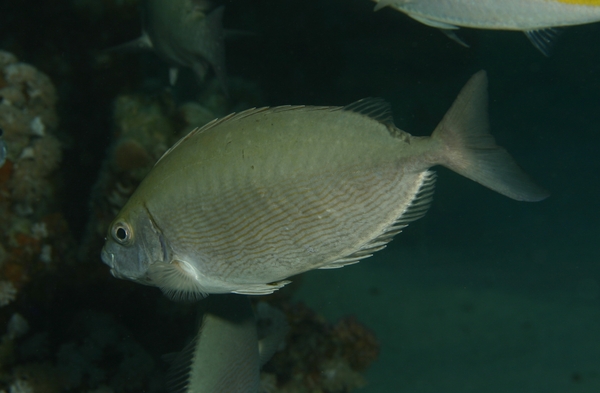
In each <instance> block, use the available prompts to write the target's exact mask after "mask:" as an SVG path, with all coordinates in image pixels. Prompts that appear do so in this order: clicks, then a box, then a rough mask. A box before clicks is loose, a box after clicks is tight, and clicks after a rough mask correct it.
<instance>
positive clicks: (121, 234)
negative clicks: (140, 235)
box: [112, 222, 131, 244]
mask: <svg viewBox="0 0 600 393" xmlns="http://www.w3.org/2000/svg"><path fill="white" fill-rule="evenodd" d="M112 235H113V238H114V239H115V240H116V241H117V242H118V243H120V244H126V243H128V242H129V241H130V240H131V228H130V227H129V225H127V224H125V223H124V222H118V223H116V224H115V225H114V226H113V229H112Z"/></svg>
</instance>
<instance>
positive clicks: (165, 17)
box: [114, 0, 227, 89]
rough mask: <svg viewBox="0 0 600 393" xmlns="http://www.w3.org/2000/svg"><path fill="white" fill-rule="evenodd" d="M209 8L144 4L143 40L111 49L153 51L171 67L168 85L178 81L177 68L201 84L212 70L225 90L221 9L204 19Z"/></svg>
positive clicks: (176, 0) (157, 0) (172, 2)
mask: <svg viewBox="0 0 600 393" xmlns="http://www.w3.org/2000/svg"><path fill="white" fill-rule="evenodd" d="M208 7H209V5H208V2H207V1H205V0H145V1H144V3H143V6H142V16H143V17H142V36H141V37H140V38H138V39H136V40H134V41H131V42H128V43H126V44H123V45H120V46H118V47H116V48H114V49H115V50H120V49H150V50H152V51H154V52H155V53H156V54H157V55H158V56H159V57H161V58H162V59H163V60H165V61H166V62H167V63H168V64H169V65H170V66H171V68H170V71H169V81H170V83H171V85H174V84H175V82H176V81H177V74H178V71H179V68H180V67H186V68H191V69H192V70H193V71H194V72H195V73H196V75H197V76H198V78H199V79H200V80H204V77H205V75H206V73H207V71H208V68H209V66H211V67H212V68H213V70H214V72H215V75H216V76H217V79H218V80H219V82H220V83H221V85H222V86H223V88H224V89H225V88H226V86H227V77H226V73H225V44H224V42H223V41H224V33H223V27H222V24H221V21H222V19H223V11H224V7H223V6H221V7H219V8H217V9H215V10H214V11H212V12H211V13H210V14H208V15H206V12H207V10H208Z"/></svg>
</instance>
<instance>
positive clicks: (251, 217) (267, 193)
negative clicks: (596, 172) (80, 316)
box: [101, 71, 548, 300]
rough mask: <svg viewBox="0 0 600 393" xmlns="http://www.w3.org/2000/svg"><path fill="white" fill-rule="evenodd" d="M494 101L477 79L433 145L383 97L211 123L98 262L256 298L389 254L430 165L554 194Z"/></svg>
mask: <svg viewBox="0 0 600 393" xmlns="http://www.w3.org/2000/svg"><path fill="white" fill-rule="evenodd" d="M487 100H488V98H487V76H486V74H485V72H483V71H481V72H479V73H477V74H476V75H474V76H473V77H472V78H471V79H470V80H469V82H468V83H467V84H466V85H465V87H464V88H463V89H462V91H461V92H460V94H459V96H458V97H457V98H456V100H455V102H454V104H453V105H452V107H451V108H450V109H449V110H448V112H447V113H446V115H445V116H444V118H443V119H442V121H441V122H440V123H439V125H438V126H437V127H436V129H435V130H434V132H433V134H432V135H431V136H430V137H415V136H412V135H410V134H408V133H407V132H404V131H402V130H400V129H398V128H397V127H396V126H395V125H394V123H393V119H392V116H391V111H390V106H389V104H387V103H386V102H385V101H383V100H381V99H365V100H361V101H358V102H355V103H353V104H350V105H348V106H345V107H313V106H281V107H274V108H259V109H249V110H246V111H244V112H241V113H238V114H231V115H229V116H226V117H224V118H222V119H216V120H213V121H212V122H210V123H208V124H207V125H205V126H204V127H202V128H200V129H196V130H194V131H192V132H190V133H189V134H188V135H187V136H185V137H183V138H182V139H180V140H179V141H178V142H177V143H176V144H175V145H174V146H173V147H171V148H170V149H169V150H168V151H167V152H166V153H165V154H164V155H163V156H162V157H161V158H160V159H159V161H158V162H157V163H156V164H155V166H154V168H153V169H152V170H151V171H150V173H149V174H148V175H147V176H146V178H145V179H144V180H143V181H142V183H141V184H140V185H139V187H138V188H137V190H136V191H135V192H134V193H133V195H132V196H131V197H130V199H129V201H128V202H127V203H126V205H125V206H124V207H123V208H122V210H121V211H120V212H119V214H118V215H117V217H116V218H115V220H114V221H113V223H112V224H111V225H110V227H109V229H108V235H107V238H106V243H105V245H104V247H103V249H102V254H101V255H102V260H103V261H104V263H106V264H107V265H108V266H109V267H110V269H111V273H112V274H113V276H115V277H118V278H123V279H129V280H133V281H135V282H138V283H142V284H146V285H153V286H157V287H159V288H160V289H161V290H162V291H163V293H165V294H166V295H167V296H168V297H170V298H172V299H183V300H194V299H197V298H201V297H204V296H206V294H209V293H229V292H232V293H239V294H250V295H261V294H268V293H271V292H273V291H275V290H277V289H279V288H281V287H282V286H283V285H285V284H287V283H288V282H289V281H287V280H286V279H287V278H288V277H290V276H293V275H296V274H299V273H302V272H306V271H308V270H312V269H318V268H319V269H331V268H339V267H342V266H345V265H349V264H353V263H356V262H358V261H360V260H361V259H364V258H367V257H369V256H371V255H372V254H373V253H374V252H376V251H378V250H381V249H382V248H384V247H385V245H386V244H387V243H388V242H389V241H390V240H391V239H392V237H393V236H394V235H396V234H398V233H399V232H401V230H402V228H404V227H406V226H407V224H408V223H410V222H411V221H414V220H416V219H418V218H420V217H422V216H423V215H424V214H425V213H426V211H427V209H428V207H429V205H430V203H431V199H432V194H433V189H434V183H435V173H434V172H432V171H431V170H430V168H431V167H432V166H435V165H443V166H445V167H447V168H449V169H452V170H453V171H455V172H457V173H459V174H461V175H463V176H465V177H467V178H469V179H471V180H474V181H476V182H479V183H480V184H482V185H484V186H486V187H488V188H490V189H492V190H495V191H497V192H499V193H500V194H503V195H505V196H508V197H510V198H513V199H516V200H521V201H539V200H542V199H544V198H546V197H547V195H548V194H547V192H546V191H545V190H543V189H542V188H540V187H538V186H537V185H535V184H534V183H533V182H532V181H531V180H530V178H529V177H528V176H527V175H526V174H525V173H524V172H523V171H522V170H521V169H520V168H519V166H518V165H517V164H516V163H515V161H514V160H513V159H512V157H511V156H510V155H509V154H508V152H506V150H504V149H503V148H502V147H500V146H498V145H496V143H495V141H494V138H493V137H492V135H490V133H489V124H488V118H487Z"/></svg>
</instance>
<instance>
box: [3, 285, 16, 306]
mask: <svg viewBox="0 0 600 393" xmlns="http://www.w3.org/2000/svg"><path fill="white" fill-rule="evenodd" d="M16 296H17V289H16V288H15V286H14V285H13V284H12V283H11V282H10V281H0V307H3V306H6V305H7V304H9V303H10V302H12V301H13V300H15V298H16Z"/></svg>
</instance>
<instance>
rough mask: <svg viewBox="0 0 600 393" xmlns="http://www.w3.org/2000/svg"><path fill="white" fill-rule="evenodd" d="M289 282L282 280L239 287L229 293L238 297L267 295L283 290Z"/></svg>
mask: <svg viewBox="0 0 600 393" xmlns="http://www.w3.org/2000/svg"><path fill="white" fill-rule="evenodd" d="M290 282H291V281H289V280H283V281H276V282H272V283H269V284H250V285H248V286H245V287H241V288H239V289H236V290H235V291H231V293H237V294H240V295H268V294H270V293H273V292H275V291H276V290H278V289H281V288H283V287H284V286H286V285H287V284H289V283H290Z"/></svg>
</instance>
